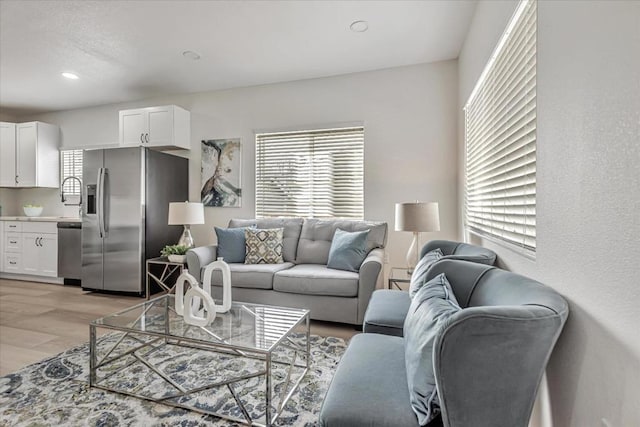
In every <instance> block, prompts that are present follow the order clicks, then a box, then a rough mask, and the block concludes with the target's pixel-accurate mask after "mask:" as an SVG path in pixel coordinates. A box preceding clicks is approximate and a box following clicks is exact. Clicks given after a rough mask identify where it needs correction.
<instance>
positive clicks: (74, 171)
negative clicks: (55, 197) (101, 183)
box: [60, 150, 82, 196]
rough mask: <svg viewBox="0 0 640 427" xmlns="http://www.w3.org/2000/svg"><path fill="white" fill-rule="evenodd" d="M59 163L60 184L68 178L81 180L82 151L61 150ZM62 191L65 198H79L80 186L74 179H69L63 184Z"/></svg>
mask: <svg viewBox="0 0 640 427" xmlns="http://www.w3.org/2000/svg"><path fill="white" fill-rule="evenodd" d="M60 161H61V162H62V164H61V169H62V173H61V174H60V175H61V178H60V179H61V181H60V182H62V181H64V180H65V178H68V177H70V176H75V177H77V178H80V179H82V150H62V151H60ZM63 190H64V194H65V195H67V196H79V195H80V184H79V183H78V181H76V180H75V179H70V180H68V181H67V182H65V183H64V187H63Z"/></svg>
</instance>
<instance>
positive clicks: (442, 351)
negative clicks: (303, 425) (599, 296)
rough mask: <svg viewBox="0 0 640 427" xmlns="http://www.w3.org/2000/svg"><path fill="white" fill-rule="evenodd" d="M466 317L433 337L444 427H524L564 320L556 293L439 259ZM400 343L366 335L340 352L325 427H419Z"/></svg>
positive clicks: (434, 272) (432, 273)
mask: <svg viewBox="0 0 640 427" xmlns="http://www.w3.org/2000/svg"><path fill="white" fill-rule="evenodd" d="M440 273H445V275H446V277H447V279H448V280H449V283H450V284H451V287H452V289H453V292H454V294H455V297H456V298H457V300H458V302H459V303H460V306H461V307H462V310H460V311H459V312H457V313H456V314H455V315H454V316H453V317H452V318H451V319H450V320H451V322H450V323H449V324H448V326H447V327H445V328H444V329H443V330H441V331H439V332H438V334H437V335H436V338H435V342H434V347H433V353H432V354H429V355H428V357H432V361H433V370H434V374H435V380H436V387H437V392H438V396H439V399H440V408H441V411H442V412H441V413H442V418H441V419H436V420H434V421H433V422H432V423H430V424H429V425H430V426H431V425H438V424H439V423H441V424H442V425H444V426H448V427H469V426H473V427H526V426H527V424H528V421H529V417H530V415H531V410H532V407H533V403H534V400H535V397H536V392H537V388H538V385H539V383H540V379H541V377H542V374H543V372H544V369H545V366H546V364H547V361H548V360H549V356H550V354H551V351H552V349H553V347H554V345H555V343H556V340H557V339H558V336H559V335H560V332H561V330H562V327H563V325H564V322H565V320H566V318H567V315H568V305H567V303H566V301H565V300H564V299H563V298H562V297H561V296H560V295H559V294H558V293H557V292H555V291H554V290H553V289H551V288H549V287H547V286H545V285H543V284H541V283H539V282H536V281H534V280H531V279H529V278H527V277H524V276H521V275H518V274H515V273H511V272H507V271H504V270H501V269H498V268H496V267H492V266H488V265H483V264H478V263H472V262H468V261H459V260H450V259H445V260H442V261H438V262H436V263H435V264H433V265H432V267H431V268H430V269H429V271H428V272H427V275H426V279H425V280H426V281H428V280H431V279H433V278H434V277H436V276H438V275H439V274H440ZM404 341H405V338H402V337H397V336H390V335H383V334H378V333H364V334H359V335H356V336H355V337H354V338H353V339H352V340H351V342H350V343H349V347H348V348H347V351H346V352H345V354H344V356H343V357H342V360H341V361H340V364H339V366H338V369H337V371H336V374H335V376H334V378H333V381H332V383H331V386H330V387H329V390H328V392H327V395H326V397H325V400H324V402H323V405H322V409H321V411H320V416H319V421H320V425H321V426H324V427H347V426H348V427H358V426H388V427H403V426H410V427H417V426H418V420H417V417H416V415H415V413H414V412H413V410H412V407H411V404H410V394H409V388H408V381H407V371H406V367H405V354H404V349H405V343H404Z"/></svg>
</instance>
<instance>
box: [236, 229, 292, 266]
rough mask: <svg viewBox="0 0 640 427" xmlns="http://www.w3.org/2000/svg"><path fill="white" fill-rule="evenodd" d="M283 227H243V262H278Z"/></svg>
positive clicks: (280, 257)
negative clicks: (265, 228)
mask: <svg viewBox="0 0 640 427" xmlns="http://www.w3.org/2000/svg"><path fill="white" fill-rule="evenodd" d="M283 234H284V228H272V229H268V230H261V229H258V228H245V230H244V238H245V257H244V263H245V264H280V263H283V262H284V260H283V259H282V236H283Z"/></svg>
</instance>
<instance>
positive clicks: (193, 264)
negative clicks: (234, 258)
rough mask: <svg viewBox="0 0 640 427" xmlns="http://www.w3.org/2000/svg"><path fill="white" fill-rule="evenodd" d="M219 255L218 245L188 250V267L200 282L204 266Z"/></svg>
mask: <svg viewBox="0 0 640 427" xmlns="http://www.w3.org/2000/svg"><path fill="white" fill-rule="evenodd" d="M217 255H218V245H208V246H199V247H197V248H193V249H189V250H188V251H187V269H188V270H189V273H191V275H192V276H193V277H195V278H196V279H198V281H199V282H202V277H200V275H201V272H202V268H203V267H205V266H207V265H209V264H211V263H212V262H213V261H215V260H216V258H217Z"/></svg>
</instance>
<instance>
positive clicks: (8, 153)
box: [0, 122, 16, 187]
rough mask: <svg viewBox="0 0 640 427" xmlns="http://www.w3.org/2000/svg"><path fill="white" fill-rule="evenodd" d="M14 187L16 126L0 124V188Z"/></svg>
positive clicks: (13, 124)
mask: <svg viewBox="0 0 640 427" xmlns="http://www.w3.org/2000/svg"><path fill="white" fill-rule="evenodd" d="M15 186H16V124H15V123H7V122H0V187H15Z"/></svg>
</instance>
